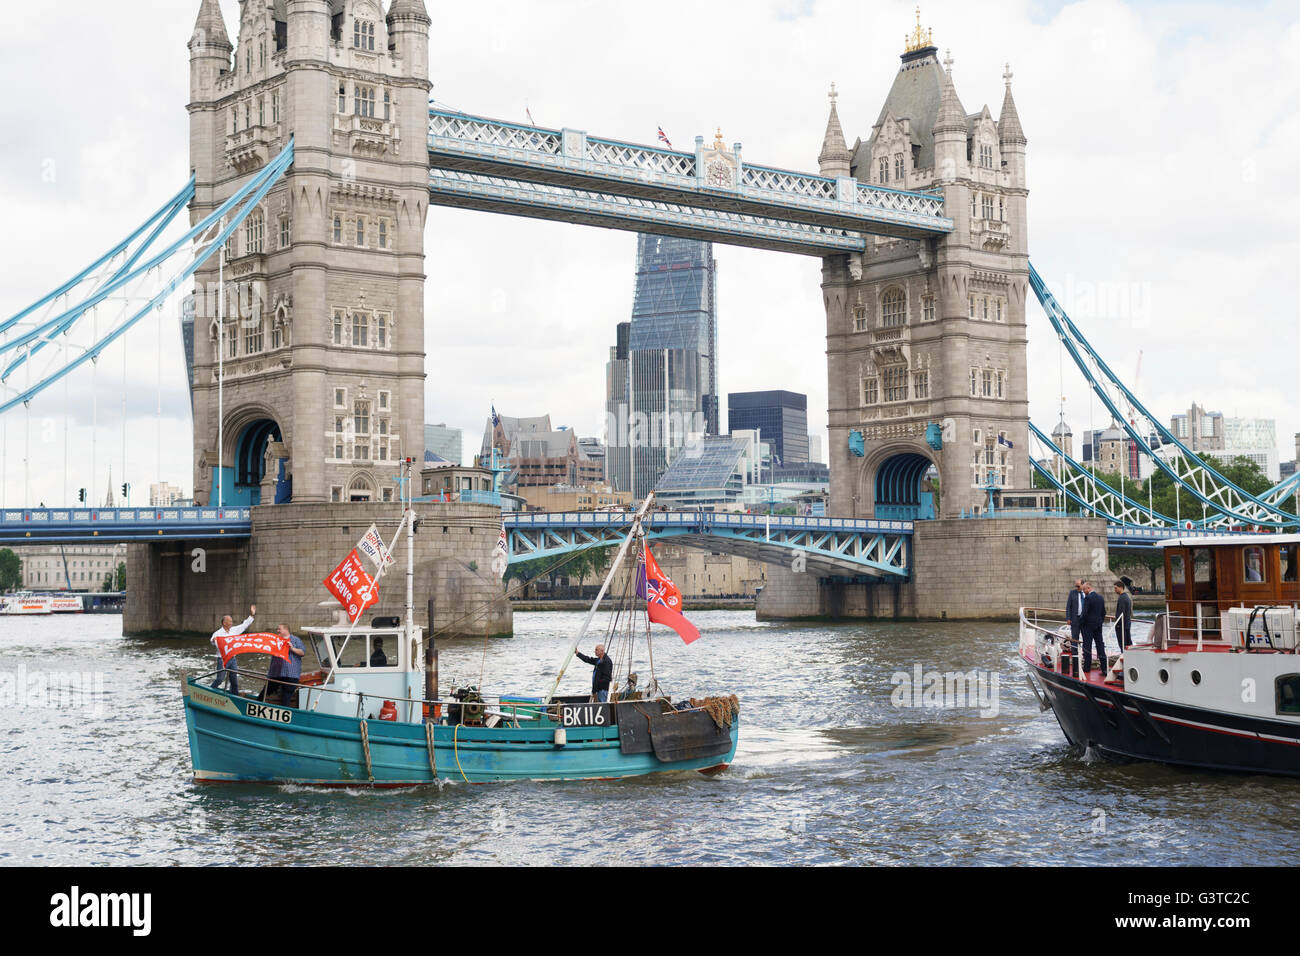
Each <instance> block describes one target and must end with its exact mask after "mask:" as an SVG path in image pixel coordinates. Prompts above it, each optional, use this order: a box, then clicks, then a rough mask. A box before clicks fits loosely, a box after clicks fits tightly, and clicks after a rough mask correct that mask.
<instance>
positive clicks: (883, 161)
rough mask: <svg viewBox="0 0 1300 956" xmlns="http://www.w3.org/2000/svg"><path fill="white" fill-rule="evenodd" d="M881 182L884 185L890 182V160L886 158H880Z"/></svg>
mask: <svg viewBox="0 0 1300 956" xmlns="http://www.w3.org/2000/svg"><path fill="white" fill-rule="evenodd" d="M880 182H881V184H882V185H883V184H884V183H887V182H889V158H888V157H886V156H881V157H880Z"/></svg>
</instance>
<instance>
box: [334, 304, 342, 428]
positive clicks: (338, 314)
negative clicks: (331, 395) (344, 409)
mask: <svg viewBox="0 0 1300 956" xmlns="http://www.w3.org/2000/svg"><path fill="white" fill-rule="evenodd" d="M334 344H335V345H342V344H343V312H342V311H341V310H339V309H335V310H334ZM340 394H341V393H338V392H336V393H335V402H334V404H336V405H342V404H343V401H342V399H341V398H339V397H338V396H339V395H340Z"/></svg>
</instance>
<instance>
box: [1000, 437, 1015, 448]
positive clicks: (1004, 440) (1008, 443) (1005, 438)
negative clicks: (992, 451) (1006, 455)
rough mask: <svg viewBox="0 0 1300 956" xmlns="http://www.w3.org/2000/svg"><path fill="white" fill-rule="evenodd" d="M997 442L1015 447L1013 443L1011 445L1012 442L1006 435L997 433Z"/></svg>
mask: <svg viewBox="0 0 1300 956" xmlns="http://www.w3.org/2000/svg"><path fill="white" fill-rule="evenodd" d="M998 444H999V445H1006V446H1007V447H1008V448H1015V447H1016V446H1015V445H1013V444H1012V443H1011V440H1010V439H1008V438H1007V436H1006V435H999V436H998Z"/></svg>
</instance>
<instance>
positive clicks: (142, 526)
mask: <svg viewBox="0 0 1300 956" xmlns="http://www.w3.org/2000/svg"><path fill="white" fill-rule="evenodd" d="M251 530H252V509H251V508H200V507H188V508H5V509H3V510H0V542H2V543H5V544H44V543H58V542H60V541H62V542H87V541H104V542H111V543H115V542H119V541H158V540H166V539H192V538H246V537H248V536H249V534H250V533H251Z"/></svg>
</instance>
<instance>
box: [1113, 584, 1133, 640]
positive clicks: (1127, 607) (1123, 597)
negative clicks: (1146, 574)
mask: <svg viewBox="0 0 1300 956" xmlns="http://www.w3.org/2000/svg"><path fill="white" fill-rule="evenodd" d="M1132 585H1133V582H1132V581H1131V580H1129V579H1128V578H1120V579H1119V580H1118V581H1116V582H1115V640H1117V641H1119V649H1120V650H1121V651H1122V650H1125V649H1126V648H1127V647H1129V645H1131V644H1132V643H1133V596H1132V595H1131V594H1129V593H1128V589H1129V588H1130V587H1132Z"/></svg>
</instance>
